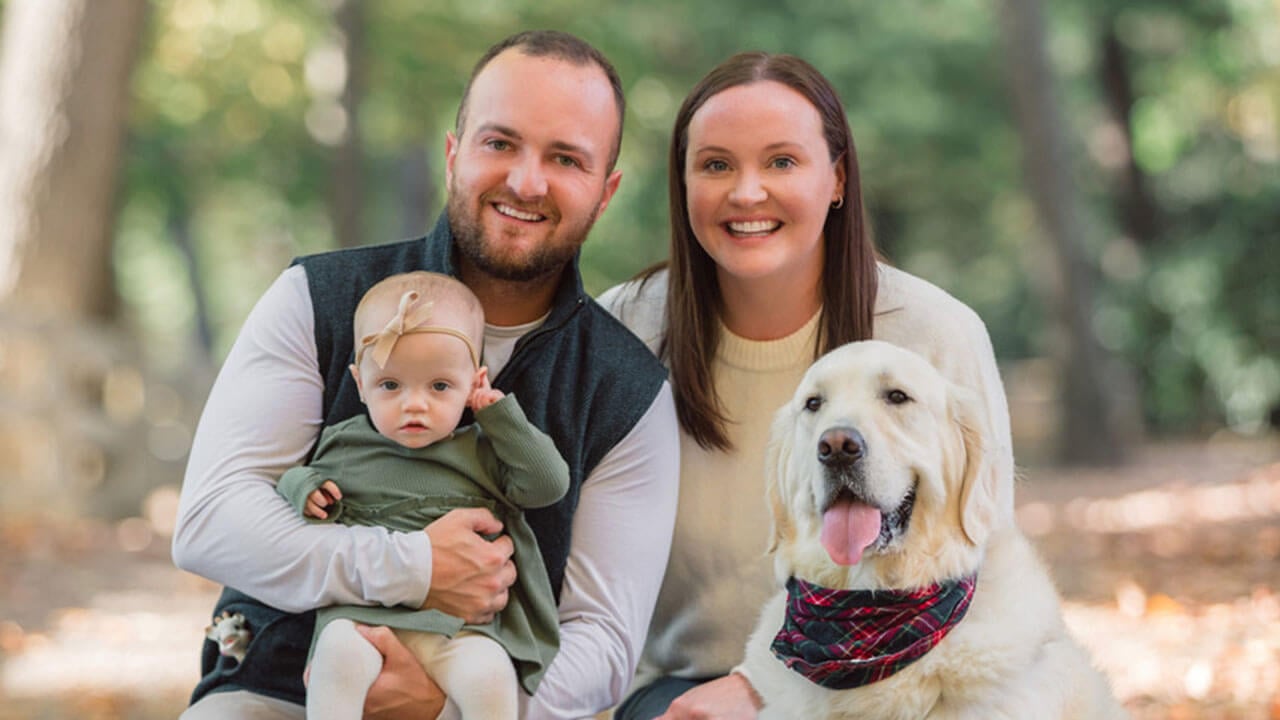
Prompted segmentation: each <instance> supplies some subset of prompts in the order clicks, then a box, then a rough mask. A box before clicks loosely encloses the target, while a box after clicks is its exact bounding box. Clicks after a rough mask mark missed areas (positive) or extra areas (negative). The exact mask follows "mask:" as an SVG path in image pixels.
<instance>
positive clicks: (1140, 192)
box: [1099, 18, 1160, 247]
mask: <svg viewBox="0 0 1280 720" xmlns="http://www.w3.org/2000/svg"><path fill="white" fill-rule="evenodd" d="M1100 45H1101V51H1102V52H1101V63H1100V64H1099V81H1100V83H1101V85H1102V94H1103V97H1104V98H1106V101H1107V110H1108V111H1109V112H1110V115H1111V121H1112V122H1113V123H1115V125H1116V127H1117V128H1119V129H1120V131H1121V133H1123V135H1124V155H1125V157H1124V164H1123V165H1122V167H1121V181H1120V192H1118V193H1117V194H1116V215H1117V217H1118V219H1119V221H1120V225H1121V227H1122V228H1124V231H1125V233H1126V234H1127V235H1128V236H1129V237H1130V238H1132V239H1133V241H1134V242H1136V243H1137V244H1138V245H1141V246H1143V247H1151V246H1152V245H1154V244H1155V243H1156V241H1157V237H1158V236H1159V234H1160V216H1159V211H1158V210H1157V206H1156V202H1155V199H1154V198H1152V197H1151V191H1150V190H1149V189H1148V183H1147V175H1146V173H1144V172H1143V171H1142V168H1141V167H1139V166H1138V162H1137V160H1135V159H1134V156H1133V102H1134V96H1133V80H1132V73H1131V72H1130V70H1129V56H1128V53H1126V52H1125V49H1124V45H1123V44H1121V42H1120V38H1119V37H1117V36H1116V29H1115V18H1107V20H1106V21H1105V23H1104V25H1103V29H1102V36H1101V40H1100Z"/></svg>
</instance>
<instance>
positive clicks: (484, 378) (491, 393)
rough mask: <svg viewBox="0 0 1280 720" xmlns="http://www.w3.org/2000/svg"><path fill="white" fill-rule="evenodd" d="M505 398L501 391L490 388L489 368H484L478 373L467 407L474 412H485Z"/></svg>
mask: <svg viewBox="0 0 1280 720" xmlns="http://www.w3.org/2000/svg"><path fill="white" fill-rule="evenodd" d="M503 397H504V395H503V392H502V391H501V390H494V389H493V388H492V387H490V386H489V368H487V367H482V368H480V370H479V371H478V372H476V379H475V381H474V382H472V384H471V395H470V396H469V397H468V398H467V407H470V408H471V409H472V410H483V409H484V408H487V407H489V406H490V405H492V404H494V403H496V402H498V401H499V400H501V399H502V398H503Z"/></svg>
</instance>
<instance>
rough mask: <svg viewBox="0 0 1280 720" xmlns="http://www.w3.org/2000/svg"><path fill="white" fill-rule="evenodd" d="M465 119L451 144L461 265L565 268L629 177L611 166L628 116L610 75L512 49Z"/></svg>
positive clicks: (509, 275) (506, 273) (531, 271)
mask: <svg viewBox="0 0 1280 720" xmlns="http://www.w3.org/2000/svg"><path fill="white" fill-rule="evenodd" d="M463 122H464V124H465V125H464V127H462V128H459V133H460V135H459V136H456V137H455V136H454V134H453V133H449V134H448V136H447V143H446V151H447V154H448V160H447V179H448V183H449V221H450V223H451V224H452V227H453V232H454V237H455V240H456V242H457V246H458V251H459V254H460V257H461V260H462V262H463V263H464V264H470V265H472V266H474V267H475V268H476V269H478V270H479V271H481V272H483V273H484V274H486V275H489V276H491V277H495V278H498V279H501V280H513V281H525V280H534V279H539V278H543V277H545V276H547V275H551V274H554V273H559V271H560V270H561V269H562V268H563V267H564V266H565V264H567V263H568V262H570V261H571V260H572V259H573V256H574V254H575V253H576V252H577V251H578V248H580V247H581V246H582V243H583V242H584V241H585V240H586V238H587V232H588V231H589V230H590V229H591V225H592V223H594V222H595V219H596V218H597V217H598V216H599V215H600V213H602V212H604V209H605V207H606V206H607V205H608V204H609V199H610V198H611V197H613V193H614V191H615V190H617V188H618V181H619V180H620V179H621V173H620V172H612V173H610V172H609V171H608V163H609V154H610V152H611V151H612V149H613V142H614V138H615V137H616V135H617V132H618V127H619V122H620V118H619V117H618V109H617V106H616V104H615V102H614V98H613V90H612V88H611V86H610V85H609V80H608V78H607V77H606V76H605V73H604V71H603V70H601V69H600V68H599V67H597V66H596V65H594V64H589V65H583V66H576V65H573V64H571V63H568V62H565V61H564V60H559V59H555V58H545V57H529V56H526V55H524V54H522V53H521V52H520V50H519V49H518V48H513V49H510V50H507V51H505V52H503V53H502V54H500V55H498V56H497V57H496V58H494V59H493V60H492V61H491V62H490V63H489V64H488V65H487V66H486V67H485V68H484V70H482V71H481V72H480V75H478V76H477V77H476V78H475V81H474V82H473V83H472V85H471V94H470V95H469V97H468V98H467V109H466V115H465V117H464V119H463Z"/></svg>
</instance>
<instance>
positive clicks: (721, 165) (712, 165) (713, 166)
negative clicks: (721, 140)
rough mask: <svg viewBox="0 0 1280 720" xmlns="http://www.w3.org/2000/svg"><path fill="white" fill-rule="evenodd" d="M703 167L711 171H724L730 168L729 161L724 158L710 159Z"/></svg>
mask: <svg viewBox="0 0 1280 720" xmlns="http://www.w3.org/2000/svg"><path fill="white" fill-rule="evenodd" d="M703 167H705V168H706V169H707V170H710V171H711V172H724V171H725V170H728V169H729V163H727V162H725V161H723V160H708V161H707V163H706V164H705V165H703Z"/></svg>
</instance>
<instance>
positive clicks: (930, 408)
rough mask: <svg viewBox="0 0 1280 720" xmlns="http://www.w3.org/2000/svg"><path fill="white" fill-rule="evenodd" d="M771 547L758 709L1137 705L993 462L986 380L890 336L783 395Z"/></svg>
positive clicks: (942, 715) (1053, 716)
mask: <svg viewBox="0 0 1280 720" xmlns="http://www.w3.org/2000/svg"><path fill="white" fill-rule="evenodd" d="M771 433H772V434H771V437H770V443H769V447H768V450H767V453H766V454H767V460H766V462H767V469H766V476H767V478H768V480H767V487H766V495H767V502H768V504H769V506H770V508H771V511H772V529H771V539H770V544H769V553H770V554H771V555H772V558H773V562H774V569H775V573H776V575H777V578H778V581H779V584H784V583H785V585H786V587H785V588H784V589H783V590H782V591H780V592H779V593H777V594H776V595H775V596H773V597H772V598H771V599H770V600H769V601H768V602H767V603H766V605H765V607H764V609H763V610H762V612H761V617H760V621H759V623H758V625H757V626H756V629H755V631H754V632H753V633H752V635H751V637H750V639H749V640H748V642H747V646H746V650H745V655H744V660H743V663H742V665H741V666H740V667H739V670H740V671H741V672H742V673H743V674H744V675H746V676H747V678H748V679H749V680H750V681H751V683H752V685H753V686H754V687H755V688H756V690H757V692H758V693H759V695H760V697H761V699H762V700H763V701H764V708H763V710H762V711H761V713H760V718H761V719H762V720H770V719H776V718H805V719H806V720H809V719H813V720H841V719H843V718H849V719H850V720H853V719H855V718H856V719H857V720H922V719H928V720H944V719H945V720H953V719H955V720H958V719H960V718H971V719H973V720H995V719H997V718H1002V719H1006V720H1040V719H1043V720H1076V719H1079V720H1085V719H1087V720H1109V719H1111V718H1117V719H1118V718H1125V717H1127V715H1126V713H1125V712H1124V710H1123V709H1122V708H1121V706H1120V704H1119V703H1118V702H1117V700H1116V699H1115V697H1114V695H1113V694H1112V691H1111V689H1110V686H1109V684H1108V682H1107V680H1106V678H1105V677H1104V676H1103V675H1102V674H1101V673H1100V672H1099V671H1097V670H1096V669H1095V668H1094V667H1093V665H1092V662H1091V659H1090V657H1089V655H1088V654H1087V652H1086V651H1085V650H1084V649H1083V648H1082V647H1081V646H1080V645H1078V644H1077V643H1076V642H1075V641H1074V640H1073V639H1072V638H1071V636H1070V635H1069V633H1068V632H1067V629H1066V627H1065V626H1064V624H1063V621H1062V612H1061V604H1060V600H1059V598H1058V594H1057V591H1056V589H1055V588H1054V586H1053V583H1052V581H1051V580H1050V577H1049V574H1048V572H1047V571H1046V570H1045V567H1044V565H1043V564H1042V563H1041V562H1040V560H1039V559H1038V557H1037V556H1036V554H1035V551H1034V550H1033V549H1032V547H1031V545H1030V543H1029V542H1028V541H1027V540H1026V538H1025V537H1024V536H1023V535H1022V534H1021V533H1020V532H1019V531H1018V529H1017V528H1016V527H1015V526H1013V522H1012V519H1004V518H1002V517H1000V515H1001V513H999V511H998V508H997V503H996V498H997V497H999V495H1000V491H1001V490H1002V489H1003V490H1007V488H1002V487H1001V486H1000V484H1001V483H1012V482H1013V478H1011V477H997V476H996V475H997V473H995V472H993V471H992V469H991V465H990V463H989V462H988V461H987V458H986V454H985V450H984V444H985V443H986V438H987V437H988V430H987V422H986V418H985V414H984V412H983V411H982V405H981V404H980V403H979V402H978V400H977V396H976V394H974V393H972V392H971V391H968V390H966V389H964V388H961V387H958V386H956V385H954V384H953V383H951V382H949V381H947V380H946V379H945V378H944V377H942V375H941V374H939V373H938V371H937V370H935V369H934V367H933V366H932V365H930V364H929V363H928V362H927V361H926V360H925V359H924V358H922V357H920V356H919V355H917V354H915V353H913V352H911V351H909V350H905V349H903V348H900V347H897V346H894V345H890V344H888V343H885V342H880V341H874V340H871V341H864V342H856V343H851V344H849V345H845V346H842V347H840V348H837V349H835V350H833V351H832V352H830V353H828V354H827V355H825V356H823V357H821V358H819V359H818V360H817V361H816V362H815V363H814V364H813V365H812V366H811V367H810V368H809V370H808V371H807V372H806V374H805V376H804V378H803V379H802V380H801V382H800V385H799V387H798V388H797V390H796V392H795V395H794V397H793V399H792V400H791V402H789V403H788V404H787V405H785V406H783V407H782V408H781V409H779V410H778V412H777V414H776V415H775V417H774V421H773V425H772V428H771Z"/></svg>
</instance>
